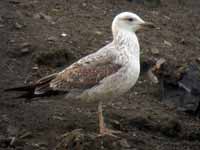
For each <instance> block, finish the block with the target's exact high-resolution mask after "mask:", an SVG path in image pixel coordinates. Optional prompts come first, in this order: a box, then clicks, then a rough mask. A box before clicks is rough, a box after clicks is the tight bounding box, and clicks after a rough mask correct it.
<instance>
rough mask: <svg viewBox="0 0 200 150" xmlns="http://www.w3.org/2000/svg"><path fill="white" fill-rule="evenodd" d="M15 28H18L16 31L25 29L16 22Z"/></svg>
mask: <svg viewBox="0 0 200 150" xmlns="http://www.w3.org/2000/svg"><path fill="white" fill-rule="evenodd" d="M15 28H16V29H21V28H23V25H22V24H20V23H18V22H16V23H15Z"/></svg>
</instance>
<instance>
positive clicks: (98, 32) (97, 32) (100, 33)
mask: <svg viewBox="0 0 200 150" xmlns="http://www.w3.org/2000/svg"><path fill="white" fill-rule="evenodd" d="M95 34H96V35H102V34H103V33H102V32H101V31H96V32H95Z"/></svg>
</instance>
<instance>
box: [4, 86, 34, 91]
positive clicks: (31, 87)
mask: <svg viewBox="0 0 200 150" xmlns="http://www.w3.org/2000/svg"><path fill="white" fill-rule="evenodd" d="M33 89H35V86H34V85H26V86H19V87H14V88H8V89H5V90H4V91H5V92H11V91H30V90H33Z"/></svg>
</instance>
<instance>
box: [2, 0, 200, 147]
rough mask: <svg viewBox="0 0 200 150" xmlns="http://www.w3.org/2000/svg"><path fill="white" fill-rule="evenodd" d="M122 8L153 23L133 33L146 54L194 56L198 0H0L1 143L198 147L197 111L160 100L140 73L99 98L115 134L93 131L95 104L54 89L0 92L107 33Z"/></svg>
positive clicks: (199, 40) (199, 27)
mask: <svg viewBox="0 0 200 150" xmlns="http://www.w3.org/2000/svg"><path fill="white" fill-rule="evenodd" d="M123 11H131V12H135V13H137V14H138V15H139V16H141V17H142V18H144V20H147V21H152V22H154V23H155V25H156V26H157V29H156V30H152V31H146V32H143V33H139V34H138V36H139V39H140V45H141V51H142V55H143V56H145V57H146V58H149V57H157V58H165V59H167V61H168V62H171V63H174V65H180V64H185V63H190V62H193V61H195V60H197V59H198V58H199V57H200V24H199V22H200V15H199V14H200V1H198V0H188V1H186V0H185V1H184V0H182V1H181V0H165V1H164V0H162V1H161V4H159V5H158V6H152V5H149V4H148V3H139V2H138V1H134V0H132V1H127V0H104V1H103V0H76V1H75V0H57V1H55V0H42V1H39V0H1V1H0V60H1V65H0V72H1V74H0V91H1V95H0V149H1V150H14V149H16V150H40V149H41V150H53V149H55V148H56V147H57V149H67V150H71V149H75V150H79V149H84V150H95V149H105V150H108V149H109V150H110V149H113V150H114V149H115V150H117V149H123V150H125V149H126V150H199V149H200V120H199V118H196V117H194V116H190V115H188V114H185V113H182V112H178V111H177V110H176V109H175V108H173V107H168V106H166V105H164V104H163V103H162V102H161V101H160V92H159V86H158V85H156V84H153V83H151V82H150V81H149V80H148V79H147V78H146V76H143V75H142V76H141V77H140V79H139V81H138V82H137V84H136V85H135V87H133V88H132V89H131V90H130V91H129V92H128V93H127V94H125V95H124V96H121V97H119V98H118V99H114V100H111V101H109V102H105V103H104V105H105V106H104V115H105V118H106V120H107V121H106V123H107V124H108V126H109V127H110V128H112V129H115V130H120V131H122V133H121V134H119V135H118V136H119V138H113V137H96V133H98V120H97V113H96V111H97V105H96V104H83V103H80V102H73V101H70V100H66V99H64V98H63V97H58V96H57V97H50V98H42V99H41V98H37V99H34V100H33V101H32V102H28V103H27V102H25V100H24V99H17V100H15V99H13V97H14V96H16V95H17V93H4V92H3V90H4V89H6V88H9V87H15V86H19V85H22V84H24V83H30V82H31V81H34V80H36V79H38V78H40V77H42V76H44V75H47V74H50V73H52V72H55V71H60V70H62V69H63V68H64V67H66V66H68V65H69V64H70V63H72V62H73V61H75V60H77V59H79V58H80V57H83V56H85V55H87V54H89V53H92V52H94V51H96V50H97V49H99V48H100V47H102V46H103V45H105V44H106V43H108V42H109V41H111V40H112V34H111V30H110V25H111V23H112V19H113V17H114V16H115V15H116V14H118V13H120V12H123ZM63 33H65V34H63ZM152 49H154V50H155V49H158V52H156V54H155V53H152V51H153V50H152ZM156 51H157V50H156ZM199 59H200V58H199ZM76 129H82V130H80V131H79V130H78V131H77V130H76ZM73 130H75V131H73ZM76 131H77V132H78V133H75V134H74V132H76ZM65 133H68V136H65V137H63V138H64V139H62V138H61V136H62V135H63V134H65ZM70 134H72V137H69V135H70ZM73 135H75V136H73ZM94 135H95V136H94ZM77 136H78V137H79V138H74V137H77ZM80 137H81V138H80ZM66 138H67V139H66ZM77 139H78V140H77ZM77 143H78V144H77ZM63 145H64V148H63Z"/></svg>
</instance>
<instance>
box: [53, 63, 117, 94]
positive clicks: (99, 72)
mask: <svg viewBox="0 0 200 150" xmlns="http://www.w3.org/2000/svg"><path fill="white" fill-rule="evenodd" d="M120 68H121V66H120V65H117V64H113V63H108V62H107V63H104V64H103V63H101V64H99V65H96V66H90V67H88V66H87V65H80V64H77V65H74V66H73V67H71V68H68V69H66V70H65V71H63V72H62V73H60V74H59V75H58V76H57V77H56V78H55V79H54V80H52V82H51V84H50V85H51V87H52V88H53V89H54V90H63V91H70V90H73V89H88V88H91V87H93V86H95V85H98V84H99V82H100V81H101V80H102V79H103V78H106V77H108V76H109V75H111V74H113V73H116V72H117V71H118V70H119V69H120Z"/></svg>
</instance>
